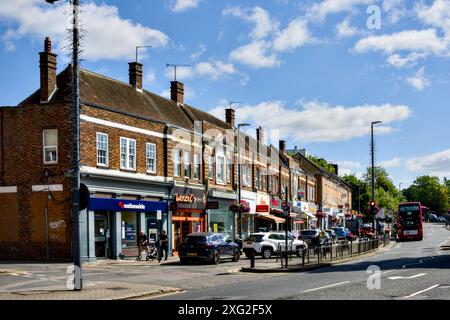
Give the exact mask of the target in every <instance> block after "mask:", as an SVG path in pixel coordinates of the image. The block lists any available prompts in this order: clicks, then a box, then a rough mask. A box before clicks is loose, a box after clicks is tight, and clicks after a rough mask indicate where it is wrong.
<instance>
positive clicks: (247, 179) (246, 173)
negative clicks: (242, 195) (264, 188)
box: [242, 164, 252, 186]
mask: <svg viewBox="0 0 450 320" xmlns="http://www.w3.org/2000/svg"><path fill="white" fill-rule="evenodd" d="M243 169H244V170H243V172H242V173H243V180H244V185H245V186H251V181H252V180H251V175H252V172H251V167H250V165H249V164H244V165H243Z"/></svg>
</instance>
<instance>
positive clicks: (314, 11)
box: [307, 0, 373, 21]
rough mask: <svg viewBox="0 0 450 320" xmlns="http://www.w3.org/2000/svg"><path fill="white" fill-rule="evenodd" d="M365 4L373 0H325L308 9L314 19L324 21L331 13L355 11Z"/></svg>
mask: <svg viewBox="0 0 450 320" xmlns="http://www.w3.org/2000/svg"><path fill="white" fill-rule="evenodd" d="M363 4H364V5H369V4H373V0H324V1H322V2H320V3H315V4H314V5H312V6H311V7H310V8H309V9H308V10H307V17H308V18H309V19H310V20H312V21H324V20H325V19H326V17H327V16H328V15H330V14H336V13H340V12H349V11H353V10H354V9H355V7H356V6H358V5H363Z"/></svg>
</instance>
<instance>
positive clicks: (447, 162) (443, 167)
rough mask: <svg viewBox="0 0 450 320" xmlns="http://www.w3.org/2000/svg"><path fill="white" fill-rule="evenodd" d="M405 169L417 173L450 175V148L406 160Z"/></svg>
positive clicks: (440, 175)
mask: <svg viewBox="0 0 450 320" xmlns="http://www.w3.org/2000/svg"><path fill="white" fill-rule="evenodd" d="M406 169H407V170H409V171H414V172H416V173H418V174H429V175H436V176H439V177H444V176H446V177H448V176H449V175H450V149H447V150H444V151H440V152H437V153H433V154H428V155H426V156H422V157H416V158H412V159H409V160H408V161H406Z"/></svg>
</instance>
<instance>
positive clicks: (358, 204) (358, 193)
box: [342, 174, 370, 212]
mask: <svg viewBox="0 0 450 320" xmlns="http://www.w3.org/2000/svg"><path fill="white" fill-rule="evenodd" d="M342 180H344V181H345V182H346V183H348V184H349V185H350V186H351V187H352V208H353V209H357V210H360V211H361V212H366V211H367V210H368V208H369V201H370V194H369V191H370V189H369V186H368V185H367V183H365V182H364V181H361V180H359V179H358V178H357V177H356V175H355V174H349V175H344V176H343V177H342ZM359 208H361V209H359Z"/></svg>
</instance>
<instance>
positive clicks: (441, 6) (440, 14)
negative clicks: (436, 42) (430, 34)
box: [416, 0, 450, 36]
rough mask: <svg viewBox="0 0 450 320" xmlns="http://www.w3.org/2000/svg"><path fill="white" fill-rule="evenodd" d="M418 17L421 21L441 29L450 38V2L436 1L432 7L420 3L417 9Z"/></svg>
mask: <svg viewBox="0 0 450 320" xmlns="http://www.w3.org/2000/svg"><path fill="white" fill-rule="evenodd" d="M416 12H417V16H418V18H419V19H420V20H422V21H423V22H425V23H426V24H429V25H431V26H435V27H438V28H441V29H442V30H443V31H445V32H446V33H447V36H450V1H448V0H435V1H434V2H433V4H432V5H431V6H426V5H425V4H423V3H420V4H418V5H417V7H416Z"/></svg>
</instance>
